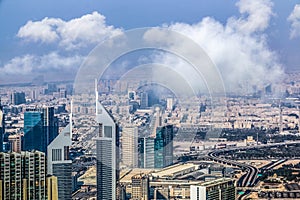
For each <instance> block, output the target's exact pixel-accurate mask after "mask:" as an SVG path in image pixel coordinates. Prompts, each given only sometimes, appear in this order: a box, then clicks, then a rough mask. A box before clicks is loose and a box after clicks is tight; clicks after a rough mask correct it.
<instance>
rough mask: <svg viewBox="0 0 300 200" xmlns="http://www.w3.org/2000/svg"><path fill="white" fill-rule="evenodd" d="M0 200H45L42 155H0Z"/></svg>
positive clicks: (43, 158)
mask: <svg viewBox="0 0 300 200" xmlns="http://www.w3.org/2000/svg"><path fill="white" fill-rule="evenodd" d="M53 189H55V188H53ZM49 192H51V191H49ZM53 192H55V191H53ZM1 197H2V198H1ZM0 199H47V185H46V156H45V154H44V153H42V152H39V151H32V152H21V153H16V152H11V153H0Z"/></svg>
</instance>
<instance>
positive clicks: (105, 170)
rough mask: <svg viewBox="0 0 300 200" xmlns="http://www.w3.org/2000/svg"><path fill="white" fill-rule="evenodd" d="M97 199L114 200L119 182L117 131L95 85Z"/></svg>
mask: <svg viewBox="0 0 300 200" xmlns="http://www.w3.org/2000/svg"><path fill="white" fill-rule="evenodd" d="M96 122H97V124H98V126H99V135H98V137H97V139H96V149H97V199H101V200H116V199H117V197H116V196H117V185H118V180H119V130H118V126H117V124H116V123H115V121H114V119H113V117H112V116H111V115H110V113H109V112H108V111H107V110H106V109H105V108H104V107H103V106H102V105H101V104H100V103H99V101H98V90H97V84H96Z"/></svg>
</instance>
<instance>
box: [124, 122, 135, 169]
mask: <svg viewBox="0 0 300 200" xmlns="http://www.w3.org/2000/svg"><path fill="white" fill-rule="evenodd" d="M122 162H123V164H125V165H126V166H128V167H132V168H136V167H138V127H124V128H123V130H122Z"/></svg>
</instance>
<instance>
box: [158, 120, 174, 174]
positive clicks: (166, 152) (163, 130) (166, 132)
mask: <svg viewBox="0 0 300 200" xmlns="http://www.w3.org/2000/svg"><path fill="white" fill-rule="evenodd" d="M173 137H174V134H173V126H172V125H167V126H163V127H158V128H157V129H156V137H155V141H154V151H155V153H154V163H155V164H154V167H155V168H163V167H166V166H169V165H171V164H173Z"/></svg>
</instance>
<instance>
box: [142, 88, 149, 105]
mask: <svg viewBox="0 0 300 200" xmlns="http://www.w3.org/2000/svg"><path fill="white" fill-rule="evenodd" d="M140 101H141V103H140V108H141V109H146V108H148V106H149V105H148V93H147V92H141V94H140Z"/></svg>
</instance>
